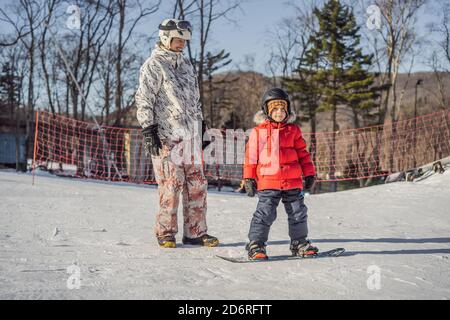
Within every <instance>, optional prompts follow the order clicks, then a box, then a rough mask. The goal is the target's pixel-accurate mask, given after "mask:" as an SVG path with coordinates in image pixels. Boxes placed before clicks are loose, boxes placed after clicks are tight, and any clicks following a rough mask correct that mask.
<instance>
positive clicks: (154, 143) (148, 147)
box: [142, 124, 162, 156]
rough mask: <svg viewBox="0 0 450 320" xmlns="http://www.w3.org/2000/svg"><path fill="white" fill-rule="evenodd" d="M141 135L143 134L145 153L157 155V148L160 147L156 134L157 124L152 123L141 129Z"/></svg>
mask: <svg viewBox="0 0 450 320" xmlns="http://www.w3.org/2000/svg"><path fill="white" fill-rule="evenodd" d="M142 135H143V136H144V146H145V153H146V155H147V156H149V155H153V156H159V149H161V148H162V145H161V140H160V139H159V136H158V125H157V124H152V125H151V126H149V127H147V128H145V129H143V130H142Z"/></svg>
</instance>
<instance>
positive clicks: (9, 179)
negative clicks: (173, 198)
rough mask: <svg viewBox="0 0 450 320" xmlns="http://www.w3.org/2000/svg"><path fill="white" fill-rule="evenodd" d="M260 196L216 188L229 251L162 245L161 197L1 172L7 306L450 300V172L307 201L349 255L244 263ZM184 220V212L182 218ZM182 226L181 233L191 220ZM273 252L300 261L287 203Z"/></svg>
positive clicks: (214, 229) (314, 225) (0, 234)
mask: <svg viewBox="0 0 450 320" xmlns="http://www.w3.org/2000/svg"><path fill="white" fill-rule="evenodd" d="M256 202H257V199H256V198H248V197H246V196H245V195H242V194H231V193H218V192H210V193H209V195H208V225H209V233H210V234H213V235H216V236H218V237H219V238H220V240H221V246H219V247H217V248H203V247H186V246H185V247H183V246H182V245H181V241H180V239H181V236H182V235H181V234H179V235H178V241H179V242H180V243H179V246H178V247H177V248H176V249H160V248H159V247H158V246H157V244H156V241H155V237H154V234H153V227H154V223H155V212H156V210H157V206H158V202H157V190H156V188H155V187H151V186H145V187H144V186H136V185H117V184H116V185H112V184H107V183H101V182H89V181H81V180H74V179H68V178H58V177H50V176H46V175H43V176H37V177H36V183H35V185H34V186H32V185H31V175H29V174H18V173H15V172H12V171H4V170H3V171H0V299H119V298H125V299H449V298H450V259H449V257H450V170H447V171H446V172H445V173H444V174H436V175H434V176H432V177H430V178H428V179H426V180H424V181H421V182H417V183H407V182H398V183H393V184H387V185H380V186H375V187H370V188H365V189H359V190H352V191H346V192H339V193H329V194H321V195H313V196H309V197H307V198H306V204H307V205H308V207H309V229H310V238H311V239H312V241H313V243H315V244H316V245H318V246H319V247H320V249H321V250H327V249H331V248H335V247H345V248H346V249H347V253H346V255H345V256H342V257H338V258H326V259H317V260H301V261H274V262H268V263H249V264H233V263H230V262H227V261H224V260H221V259H218V258H215V257H214V255H215V254H221V255H230V256H235V255H244V254H245V252H244V245H245V242H246V235H247V231H248V226H249V222H250V219H251V216H252V213H253V210H254V208H255V206H256ZM180 216H181V215H180ZM179 222H180V230H182V228H181V221H179ZM268 245H269V246H268V253H269V254H272V255H278V254H288V253H289V241H288V236H287V219H286V215H285V213H284V208H283V206H282V205H280V207H279V216H278V220H277V221H276V222H275V223H274V225H273V227H272V229H271V233H270V241H269V243H268Z"/></svg>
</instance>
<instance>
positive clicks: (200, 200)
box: [152, 142, 208, 238]
mask: <svg viewBox="0 0 450 320" xmlns="http://www.w3.org/2000/svg"><path fill="white" fill-rule="evenodd" d="M172 148H173V145H169V144H167V143H166V142H163V149H162V150H160V151H161V153H160V155H159V156H157V157H156V156H152V163H153V170H154V173H155V178H156V182H157V183H158V193H159V211H158V213H157V215H156V230H155V231H156V237H158V238H159V237H164V236H175V234H176V233H177V232H178V220H177V212H178V204H179V199H180V194H181V193H183V197H182V201H183V218H184V228H183V235H184V236H185V237H188V238H197V237H200V236H202V235H204V234H205V233H206V231H207V227H206V195H207V188H208V182H207V180H206V178H205V176H204V173H203V166H202V165H201V164H180V165H178V164H175V163H174V162H173V161H172V160H171V159H170V150H171V149H172Z"/></svg>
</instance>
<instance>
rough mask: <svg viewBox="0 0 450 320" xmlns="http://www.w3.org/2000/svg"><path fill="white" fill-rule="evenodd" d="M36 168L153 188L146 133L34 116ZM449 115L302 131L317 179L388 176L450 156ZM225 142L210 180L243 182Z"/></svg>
mask: <svg viewBox="0 0 450 320" xmlns="http://www.w3.org/2000/svg"><path fill="white" fill-rule="evenodd" d="M37 117H38V119H37V120H38V123H37V126H36V138H35V141H36V145H35V155H34V156H35V165H37V166H45V167H47V168H49V167H52V168H53V169H55V166H56V169H58V168H63V169H64V171H65V172H66V174H67V173H69V174H70V175H72V176H75V177H85V178H86V177H87V178H93V179H101V180H109V181H126V182H135V183H154V181H155V179H154V174H153V170H152V164H151V159H150V158H148V157H146V155H145V152H144V148H143V143H142V135H141V130H139V129H129V128H116V127H106V126H101V127H97V126H96V125H95V124H92V123H88V122H82V121H77V120H74V119H71V118H67V117H63V116H60V115H54V114H51V113H49V112H46V111H40V112H38V113H37ZM449 127H450V110H443V111H440V112H437V113H433V114H429V115H425V116H421V117H417V118H414V119H408V120H404V121H398V122H395V123H389V124H385V125H381V126H373V127H367V128H360V129H350V130H343V131H339V132H319V133H315V134H309V133H304V138H305V140H306V141H307V144H308V146H310V151H311V156H312V159H313V161H314V163H315V165H316V169H317V176H318V180H319V181H344V180H356V179H367V178H373V177H380V176H386V175H388V174H390V173H393V172H399V171H406V170H410V169H413V168H416V167H418V166H421V165H424V164H427V163H430V162H433V161H435V160H438V159H442V158H444V157H447V156H450V130H449ZM234 145H235V148H234V150H227V149H226V144H224V147H223V148H224V150H223V151H224V155H225V157H226V160H227V161H226V163H230V159H232V163H233V164H205V174H206V176H207V177H208V178H209V180H210V181H213V180H220V181H222V184H226V183H227V182H228V183H233V184H236V183H238V182H239V181H240V180H241V179H242V172H243V168H242V164H243V162H244V148H243V144H239V143H237V142H236V143H235V144H234Z"/></svg>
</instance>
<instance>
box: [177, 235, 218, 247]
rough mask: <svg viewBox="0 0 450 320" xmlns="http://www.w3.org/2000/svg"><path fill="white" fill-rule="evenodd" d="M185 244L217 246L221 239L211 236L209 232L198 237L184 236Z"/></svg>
mask: <svg viewBox="0 0 450 320" xmlns="http://www.w3.org/2000/svg"><path fill="white" fill-rule="evenodd" d="M182 242H183V244H190V245H194V246H204V247H217V246H218V245H219V239H217V238H216V237H213V236H210V235H209V234H204V235H202V236H201V237H198V238H188V237H183V240H182Z"/></svg>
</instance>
